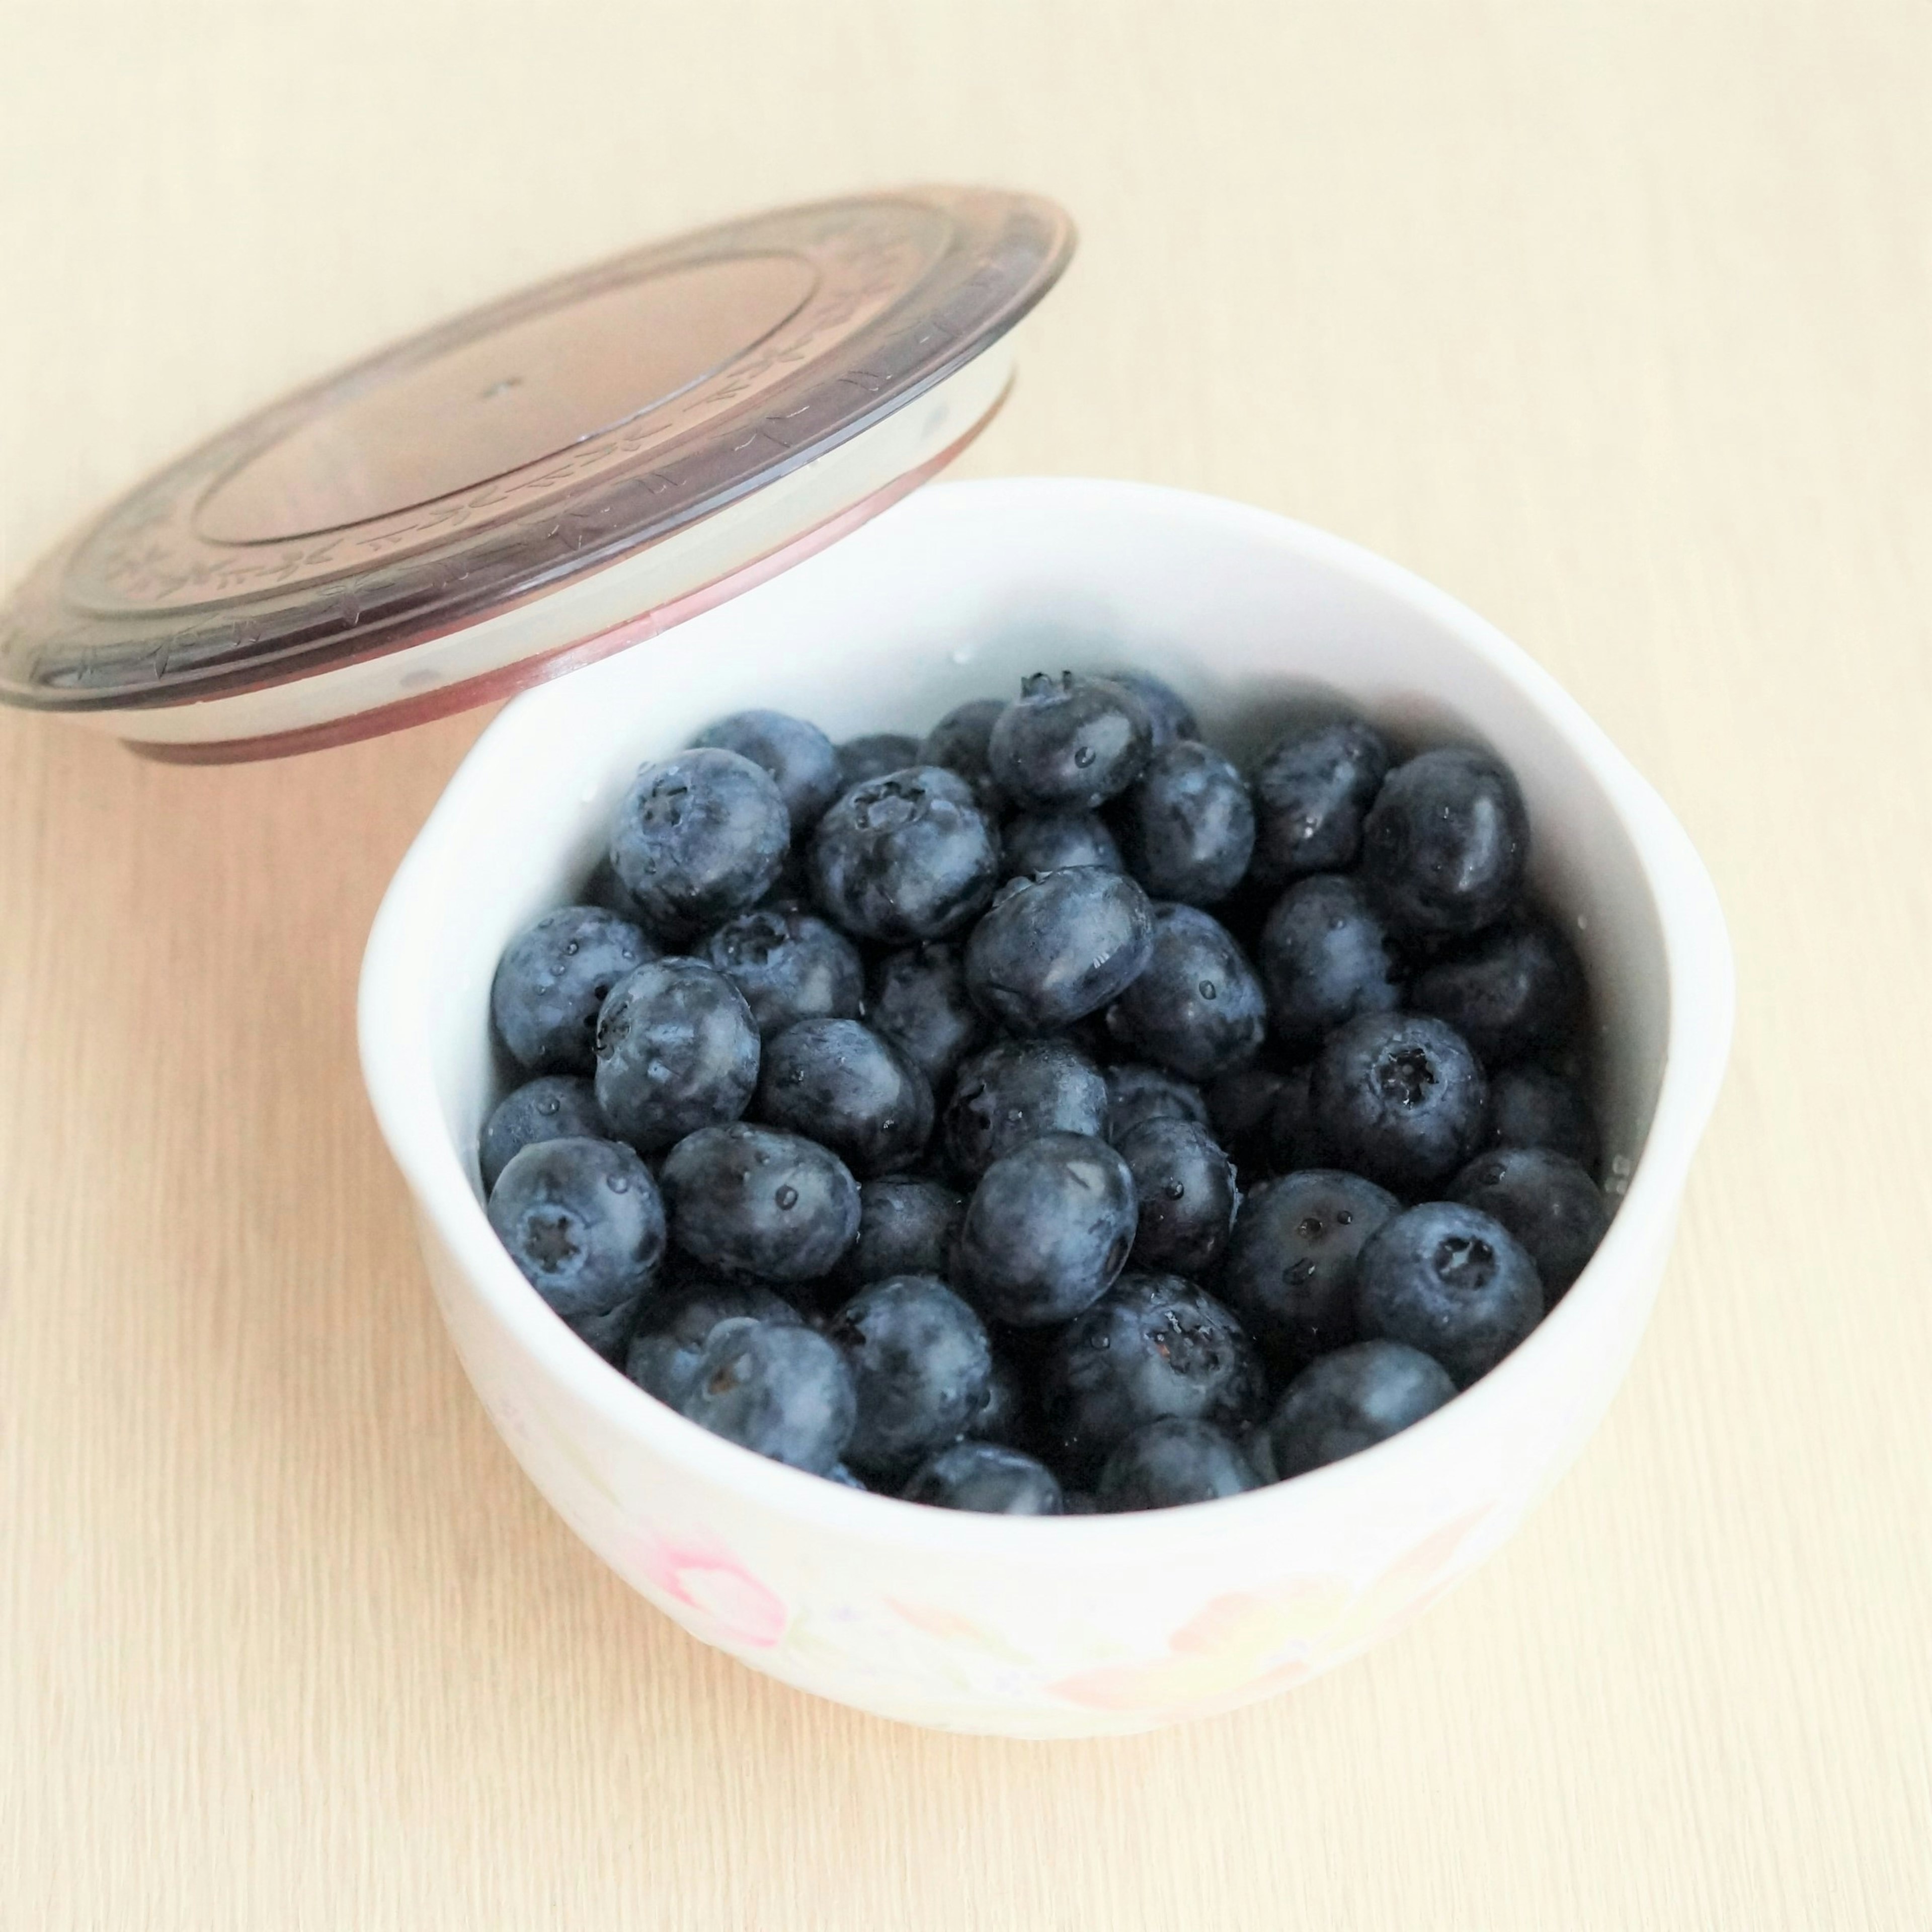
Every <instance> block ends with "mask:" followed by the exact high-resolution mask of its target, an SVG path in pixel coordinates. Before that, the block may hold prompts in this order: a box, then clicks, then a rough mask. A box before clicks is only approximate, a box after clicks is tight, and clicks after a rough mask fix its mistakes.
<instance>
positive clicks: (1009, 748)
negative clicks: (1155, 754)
mask: <svg viewBox="0 0 1932 1932" xmlns="http://www.w3.org/2000/svg"><path fill="white" fill-rule="evenodd" d="M1153 749H1154V725H1153V722H1152V721H1151V719H1150V718H1148V709H1147V706H1145V704H1143V703H1142V702H1141V700H1139V698H1138V697H1136V696H1135V695H1134V694H1133V692H1132V691H1127V690H1125V689H1124V688H1122V687H1121V685H1118V684H1109V682H1107V681H1106V679H1104V678H1097V677H1076V676H1075V675H1074V674H1073V673H1072V672H1071V671H1062V672H1061V674H1060V675H1059V676H1058V677H1049V676H1046V673H1043V672H1040V673H1035V674H1034V676H1031V677H1029V678H1027V679H1024V680H1023V681H1022V683H1021V685H1020V696H1019V698H1018V699H1017V700H1016V701H1015V702H1014V703H1011V704H1010V705H1008V706H1007V707H1006V709H1004V711H1002V712H1001V713H1000V715H999V716H998V718H996V719H995V721H994V723H993V729H992V735H991V736H989V738H988V739H987V741H986V763H987V766H988V768H989V769H990V770H991V771H992V775H993V781H994V782H995V784H997V785H998V787H1000V789H1001V791H1003V792H1004V793H1005V794H1006V795H1007V797H1009V798H1010V799H1013V802H1015V803H1016V804H1017V805H1019V806H1020V808H1022V810H1024V811H1092V810H1093V809H1094V807H1095V806H1096V805H1101V804H1104V803H1105V802H1106V800H1107V799H1110V798H1112V797H1113V796H1115V793H1118V792H1122V791H1124V790H1126V789H1127V787H1128V786H1129V785H1130V784H1133V781H1135V779H1136V778H1139V776H1140V775H1141V772H1142V769H1143V767H1144V766H1145V765H1146V763H1147V761H1148V755H1149V754H1150V753H1151V751H1153Z"/></svg>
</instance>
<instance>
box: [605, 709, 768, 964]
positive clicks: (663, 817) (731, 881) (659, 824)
mask: <svg viewBox="0 0 1932 1932" xmlns="http://www.w3.org/2000/svg"><path fill="white" fill-rule="evenodd" d="M790 838H791V817H790V814H789V813H788V812H787V811H786V809H785V802H784V798H783V796H781V794H780V793H779V790H778V786H777V785H776V784H775V783H774V782H773V781H772V775H771V774H770V773H769V772H767V771H766V770H765V769H764V768H763V766H760V765H755V764H754V763H752V762H751V760H750V759H749V758H746V757H740V756H739V754H738V753H737V752H736V751H725V750H724V749H723V748H721V747H718V746H709V747H703V748H699V749H697V750H696V751H680V752H679V754H677V756H676V757H673V758H665V759H662V760H660V761H659V762H658V763H655V764H649V765H646V766H643V768H642V769H640V771H639V772H638V773H637V777H636V778H635V779H634V780H633V781H632V783H631V789H630V790H629V791H628V793H625V797H624V802H623V804H622V806H620V807H619V810H618V813H617V825H616V830H615V831H613V832H612V833H611V835H610V863H611V864H612V865H613V866H614V867H615V868H616V873H617V876H618V877H619V878H620V879H622V880H623V882H624V883H625V886H627V887H628V889H629V890H630V891H631V892H632V893H633V894H634V895H635V897H636V898H637V902H638V904H640V905H641V906H642V907H643V909H644V910H645V912H646V914H647V915H648V916H649V919H650V921H651V923H652V926H654V927H655V928H657V929H660V930H661V931H663V932H667V933H674V934H679V935H686V934H691V933H694V932H700V931H701V930H702V929H703V928H704V927H706V926H712V925H715V923H716V922H718V920H719V919H727V918H729V917H730V915H731V914H732V913H734V912H742V911H743V910H745V908H746V907H748V906H753V905H755V904H757V902H758V901H759V900H760V898H763V896H764V895H765V893H766V890H767V889H769V887H770V886H771V883H772V880H775V878H776V877H778V870H779V868H780V867H781V866H782V865H784V858H785V849H786V847H787V844H789V843H790Z"/></svg>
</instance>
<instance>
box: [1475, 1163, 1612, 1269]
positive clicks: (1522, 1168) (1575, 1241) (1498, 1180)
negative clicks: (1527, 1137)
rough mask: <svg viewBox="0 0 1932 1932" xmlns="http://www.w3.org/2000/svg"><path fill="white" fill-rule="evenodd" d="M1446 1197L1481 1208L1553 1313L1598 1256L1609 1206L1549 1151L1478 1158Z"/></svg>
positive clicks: (1577, 1169)
mask: <svg viewBox="0 0 1932 1932" xmlns="http://www.w3.org/2000/svg"><path fill="white" fill-rule="evenodd" d="M1449 1198H1450V1199H1451V1200H1452V1201H1460V1202H1462V1203H1463V1205H1465V1206H1466V1207H1470V1208H1480V1209H1481V1211H1482V1212H1483V1213H1484V1214H1487V1215H1489V1216H1490V1217H1491V1218H1492V1219H1493V1220H1498V1221H1500V1222H1501V1223H1502V1224H1503V1226H1505V1228H1507V1229H1508V1230H1509V1231H1510V1232H1511V1234H1512V1235H1514V1236H1515V1237H1516V1238H1517V1240H1518V1241H1520V1242H1521V1243H1522V1244H1523V1247H1524V1249H1525V1250H1526V1252H1527V1253H1528V1254H1529V1258H1530V1259H1531V1260H1532V1261H1533V1262H1535V1264H1536V1272H1537V1274H1538V1276H1540V1277H1541V1279H1542V1282H1543V1297H1544V1301H1545V1302H1546V1303H1547V1304H1548V1305H1549V1306H1550V1307H1555V1306H1556V1303H1557V1302H1558V1301H1559V1300H1560V1299H1561V1298H1562V1296H1563V1295H1565V1293H1566V1292H1568V1289H1569V1288H1570V1285H1571V1283H1573V1282H1574V1281H1575V1280H1576V1279H1577V1277H1578V1276H1579V1275H1580V1274H1582V1273H1583V1268H1584V1265H1585V1264H1586V1262H1588V1261H1589V1259H1590V1257H1591V1256H1592V1255H1593V1254H1595V1253H1596V1252H1597V1244H1598V1243H1599V1242H1600V1241H1602V1239H1603V1238H1604V1233H1605V1231H1606V1230H1607V1229H1608V1228H1609V1226H1610V1205H1609V1203H1608V1202H1606V1201H1605V1200H1604V1196H1603V1194H1602V1193H1601V1190H1599V1189H1598V1186H1597V1184H1596V1183H1595V1181H1592V1179H1591V1178H1590V1177H1589V1175H1588V1174H1587V1173H1586V1172H1584V1170H1583V1168H1582V1167H1581V1166H1580V1165H1579V1164H1578V1163H1577V1162H1575V1161H1574V1160H1571V1158H1570V1157H1569V1156H1568V1154H1558V1153H1556V1151H1554V1150H1553V1149H1552V1148H1495V1149H1493V1151H1491V1152H1490V1153H1488V1154H1478V1155H1477V1157H1475V1160H1472V1162H1470V1163H1469V1166H1467V1167H1466V1168H1465V1169H1463V1172H1461V1173H1460V1174H1459V1175H1457V1177H1456V1178H1455V1179H1454V1181H1452V1182H1451V1184H1450V1187H1449Z"/></svg>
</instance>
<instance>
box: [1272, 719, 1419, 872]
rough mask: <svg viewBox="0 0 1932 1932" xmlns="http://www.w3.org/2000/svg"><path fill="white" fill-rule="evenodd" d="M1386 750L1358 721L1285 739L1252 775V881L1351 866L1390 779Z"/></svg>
mask: <svg viewBox="0 0 1932 1932" xmlns="http://www.w3.org/2000/svg"><path fill="white" fill-rule="evenodd" d="M1388 769H1389V753H1388V745H1385V743H1384V742H1382V736H1381V733H1379V732H1377V731H1376V730H1374V729H1373V727H1371V726H1370V725H1367V724H1364V723H1363V722H1362V721H1361V719H1360V718H1337V719H1330V720H1328V721H1324V722H1321V723H1314V724H1298V725H1297V726H1295V727H1294V728H1293V729H1292V730H1289V731H1286V732H1284V733H1283V735H1282V736H1280V737H1279V738H1277V739H1276V740H1275V741H1274V744H1273V745H1271V746H1270V747H1269V748H1268V754H1267V756H1266V757H1264V758H1263V759H1262V761H1261V763H1259V765H1257V766H1256V767H1255V786H1254V797H1255V819H1256V833H1255V858H1254V871H1255V876H1256V878H1257V879H1258V880H1259V882H1260V883H1262V885H1264V886H1271V887H1274V886H1283V885H1285V884H1286V883H1287V882H1288V881H1289V880H1290V879H1298V878H1301V877H1304V876H1305V875H1306V874H1308V873H1310V872H1330V871H1340V870H1341V869H1342V868H1343V867H1345V866H1349V865H1353V864H1354V863H1355V860H1356V859H1357V857H1358V856H1359V855H1360V853H1361V849H1362V821H1363V820H1364V818H1366V817H1367V815H1368V811H1369V807H1370V805H1372V804H1373V802H1375V796H1376V793H1377V792H1378V791H1379V790H1381V788H1382V781H1383V779H1384V778H1386V777H1387V776H1388Z"/></svg>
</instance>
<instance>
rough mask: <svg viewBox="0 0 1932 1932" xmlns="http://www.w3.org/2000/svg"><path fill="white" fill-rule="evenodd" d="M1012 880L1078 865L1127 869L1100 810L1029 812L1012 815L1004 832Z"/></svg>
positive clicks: (1002, 840)
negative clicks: (1014, 816)
mask: <svg viewBox="0 0 1932 1932" xmlns="http://www.w3.org/2000/svg"><path fill="white" fill-rule="evenodd" d="M1000 836H1001V844H1002V846H1003V847H1004V851H1005V854H1006V872H1007V877H1008V878H1010V879H1019V878H1031V877H1032V876H1033V875H1034V874H1035V873H1037V872H1064V871H1070V869H1071V868H1073V867H1074V866H1076V865H1098V866H1100V868H1102V869H1103V871H1109V872H1118V871H1124V870H1125V868H1124V865H1122V863H1121V848H1120V847H1119V846H1118V845H1117V844H1115V843H1114V835H1113V834H1112V832H1109V830H1108V829H1107V826H1106V821H1105V820H1103V818H1102V817H1100V814H1099V813H1098V812H1096V811H1027V812H1022V813H1021V814H1020V815H1019V817H1017V818H1010V819H1008V820H1007V823H1006V825H1005V826H1004V829H1003V830H1002V831H1001V835H1000Z"/></svg>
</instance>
